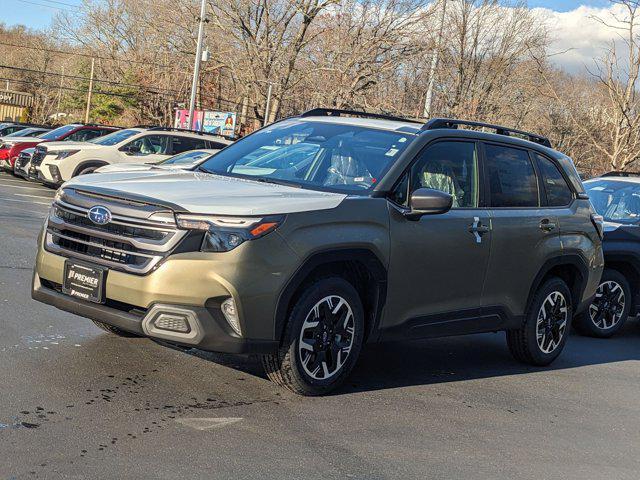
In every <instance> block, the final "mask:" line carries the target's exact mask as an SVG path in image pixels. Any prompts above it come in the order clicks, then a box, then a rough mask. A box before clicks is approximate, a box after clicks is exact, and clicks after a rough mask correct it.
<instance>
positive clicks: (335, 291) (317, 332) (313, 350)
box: [262, 277, 364, 396]
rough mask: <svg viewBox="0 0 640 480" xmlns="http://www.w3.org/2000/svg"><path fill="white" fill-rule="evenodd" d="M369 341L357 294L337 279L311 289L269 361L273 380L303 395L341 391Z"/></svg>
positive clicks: (268, 370)
mask: <svg viewBox="0 0 640 480" xmlns="http://www.w3.org/2000/svg"><path fill="white" fill-rule="evenodd" d="M363 338H364V309H363V307H362V302H361V300H360V297H359V295H358V292H357V291H356V289H355V288H354V287H353V286H352V285H351V284H350V283H349V282H347V281H346V280H344V279H342V278H338V277H330V278H323V279H319V280H317V281H315V282H314V283H313V284H311V285H310V286H308V287H307V288H306V289H305V291H304V292H303V293H302V294H301V295H300V296H299V297H298V299H297V300H296V302H295V304H294V306H293V308H292V310H291V313H290V315H289V318H288V322H287V326H286V329H285V333H284V340H283V342H282V344H281V346H280V349H279V350H278V352H277V353H275V354H272V355H264V356H263V357H262V364H263V366H264V369H265V372H266V374H267V376H268V377H269V379H270V380H271V381H273V382H275V383H276V384H278V385H280V386H282V387H285V388H287V389H289V390H291V391H292V392H294V393H297V394H299V395H306V396H317V395H324V394H327V393H329V392H330V391H332V390H334V389H336V388H337V387H339V386H340V385H341V384H342V383H343V382H344V381H345V379H346V378H347V376H348V375H349V373H351V370H352V369H353V367H354V366H355V364H356V360H357V359H358V355H359V354H360V349H361V348H362V342H363Z"/></svg>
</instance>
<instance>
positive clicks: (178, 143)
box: [172, 137, 208, 155]
mask: <svg viewBox="0 0 640 480" xmlns="http://www.w3.org/2000/svg"><path fill="white" fill-rule="evenodd" d="M172 138H173V150H172V151H173V154H174V155H177V154H178V153H182V152H188V151H189V150H200V149H203V148H208V142H207V141H206V140H205V139H203V138H192V137H172Z"/></svg>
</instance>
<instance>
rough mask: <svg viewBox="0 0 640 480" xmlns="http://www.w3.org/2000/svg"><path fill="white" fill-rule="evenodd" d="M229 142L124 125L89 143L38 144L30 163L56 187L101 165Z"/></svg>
mask: <svg viewBox="0 0 640 480" xmlns="http://www.w3.org/2000/svg"><path fill="white" fill-rule="evenodd" d="M230 143H232V141H231V140H228V139H226V138H224V137H221V136H216V135H208V134H205V133H198V132H192V131H188V130H180V129H175V128H165V127H154V128H128V129H125V130H119V131H117V132H114V133H112V134H109V135H105V136H104V137H100V138H96V139H94V140H91V141H89V142H49V143H45V144H41V145H38V146H37V147H36V151H35V153H34V154H33V157H32V159H31V166H32V168H34V167H35V168H36V169H37V170H38V178H39V179H40V181H42V182H43V183H45V184H47V185H55V186H58V185H60V184H62V183H64V182H66V181H67V180H69V179H70V178H72V177H75V176H76V175H83V174H85V173H91V172H94V171H95V170H97V169H98V168H100V167H102V166H104V165H111V164H117V163H140V162H145V163H157V162H161V161H162V160H165V159H167V158H169V157H171V156H172V155H176V154H178V153H182V152H186V151H188V150H196V149H203V148H206V149H213V150H220V149H222V148H224V147H226V146H227V145H229V144H230Z"/></svg>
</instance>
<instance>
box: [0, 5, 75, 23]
mask: <svg viewBox="0 0 640 480" xmlns="http://www.w3.org/2000/svg"><path fill="white" fill-rule="evenodd" d="M81 3H82V0H0V12H2V16H1V17H0V22H2V23H4V24H5V25H26V26H27V27H30V28H36V29H37V28H46V27H48V26H49V25H50V23H51V19H52V18H53V16H54V15H55V14H56V13H57V12H60V11H63V10H64V11H73V9H74V7H73V5H80V4H81Z"/></svg>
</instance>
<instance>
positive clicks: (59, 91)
mask: <svg viewBox="0 0 640 480" xmlns="http://www.w3.org/2000/svg"><path fill="white" fill-rule="evenodd" d="M63 80H64V65H63V66H62V74H61V75H60V89H59V90H58V108H57V110H58V111H57V112H56V113H60V102H61V101H62V81H63Z"/></svg>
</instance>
